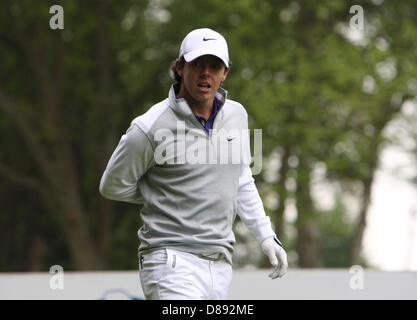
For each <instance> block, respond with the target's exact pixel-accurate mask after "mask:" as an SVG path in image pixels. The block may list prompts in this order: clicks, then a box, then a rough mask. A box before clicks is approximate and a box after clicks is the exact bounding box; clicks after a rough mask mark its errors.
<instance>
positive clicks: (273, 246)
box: [261, 237, 288, 279]
mask: <svg viewBox="0 0 417 320" xmlns="http://www.w3.org/2000/svg"><path fill="white" fill-rule="evenodd" d="M261 247H262V251H263V252H264V253H265V254H266V255H267V256H268V258H269V261H270V262H271V264H272V265H273V266H274V267H275V270H274V271H273V272H272V273H271V274H270V275H269V277H270V278H272V279H276V278H281V277H282V276H283V275H284V274H285V273H286V272H287V268H288V262H287V253H286V252H285V250H284V248H283V247H282V246H281V245H280V244H279V241H278V239H276V238H275V237H269V238H266V239H265V240H264V241H262V244H261Z"/></svg>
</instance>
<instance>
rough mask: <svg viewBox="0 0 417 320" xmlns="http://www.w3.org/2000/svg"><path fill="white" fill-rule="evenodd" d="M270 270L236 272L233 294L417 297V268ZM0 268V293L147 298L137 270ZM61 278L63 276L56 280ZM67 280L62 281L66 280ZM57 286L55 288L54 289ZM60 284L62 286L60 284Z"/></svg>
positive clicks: (278, 297)
mask: <svg viewBox="0 0 417 320" xmlns="http://www.w3.org/2000/svg"><path fill="white" fill-rule="evenodd" d="M269 272H270V270H256V271H241V270H236V271H235V272H234V277H233V281H232V284H231V287H230V290H229V295H228V298H229V299H230V300H249V299H250V300H257V299H263V300H288V299H299V300H306V299H318V300H322V299H329V300H339V299H343V300H350V299H355V300H362V299H371V300H379V299H392V300H396V299H405V300H409V299H413V300H415V299H417V272H381V271H373V270H362V269H360V268H359V269H356V270H355V269H350V270H349V269H336V270H335V269H302V270H301V269H290V270H289V271H288V273H287V274H286V275H285V277H283V278H281V279H277V280H271V279H269V278H268V273H269ZM56 277H57V274H49V273H46V272H45V273H0V299H2V300H6V299H19V300H20V299H23V300H26V299H35V300H38V299H42V300H43V299H51V300H52V299H67V300H73V299H80V300H92V299H93V300H94V299H133V298H139V299H143V292H142V289H141V287H140V282H139V273H138V272H137V271H123V272H64V273H63V278H62V279H61V280H63V281H62V283H58V282H59V281H58V280H60V279H57V278H56ZM57 281H58V282H57ZM61 285H62V286H61ZM53 288H55V289H53ZM60 288H61V289H60Z"/></svg>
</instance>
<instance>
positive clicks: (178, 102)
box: [168, 83, 227, 116]
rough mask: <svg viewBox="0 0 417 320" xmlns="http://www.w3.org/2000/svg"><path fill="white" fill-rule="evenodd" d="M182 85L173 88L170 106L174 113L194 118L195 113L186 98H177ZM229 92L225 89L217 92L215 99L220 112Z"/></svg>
mask: <svg viewBox="0 0 417 320" xmlns="http://www.w3.org/2000/svg"><path fill="white" fill-rule="evenodd" d="M179 89H180V84H179V83H175V84H173V85H172V86H171V89H170V90H169V94H168V100H169V105H170V107H171V108H172V109H174V111H176V112H179V113H181V114H183V115H185V116H191V115H192V116H194V113H193V111H192V110H191V108H190V106H189V105H188V103H187V101H185V99H184V98H179V99H178V98H177V96H176V94H177V93H178V92H179ZM226 97H227V91H226V90H225V89H223V88H219V90H217V92H216V96H215V99H217V102H218V103H217V108H218V111H220V110H221V108H222V107H223V105H224V103H225V102H226Z"/></svg>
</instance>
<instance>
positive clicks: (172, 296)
mask: <svg viewBox="0 0 417 320" xmlns="http://www.w3.org/2000/svg"><path fill="white" fill-rule="evenodd" d="M232 273H233V272H232V266H231V265H230V264H229V263H227V262H226V261H225V260H219V261H212V260H207V259H205V258H201V257H199V256H198V255H195V254H192V253H187V252H183V251H179V250H174V249H167V248H165V249H158V250H155V251H151V252H149V253H144V254H143V253H140V255H139V275H140V281H141V285H142V290H143V293H144V294H145V297H146V299H148V300H149V299H152V300H159V299H160V300H190V299H194V300H212V299H217V300H220V299H226V297H227V292H228V289H229V286H230V282H231V281H232Z"/></svg>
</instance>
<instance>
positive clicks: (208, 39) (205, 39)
mask: <svg viewBox="0 0 417 320" xmlns="http://www.w3.org/2000/svg"><path fill="white" fill-rule="evenodd" d="M210 40H217V39H214V38H206V37H204V38H203V41H210Z"/></svg>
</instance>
